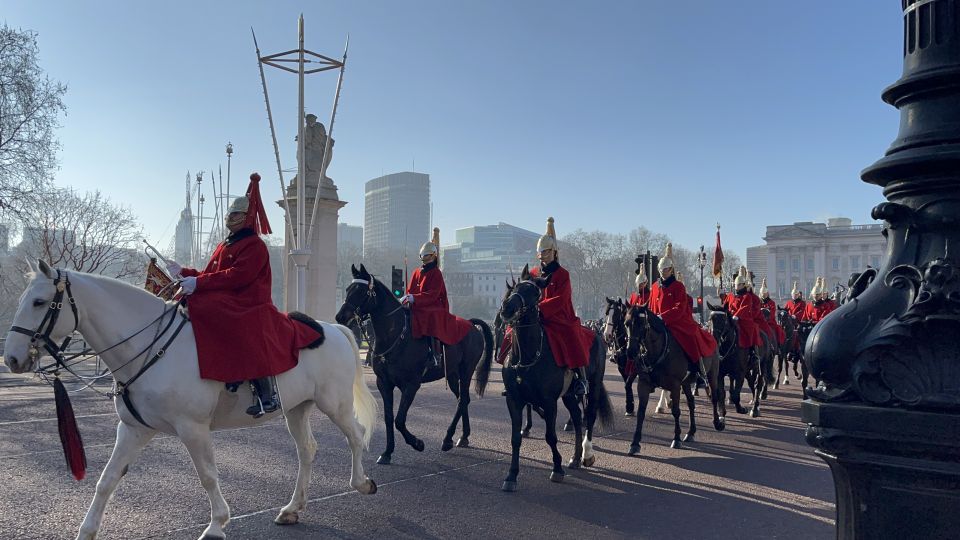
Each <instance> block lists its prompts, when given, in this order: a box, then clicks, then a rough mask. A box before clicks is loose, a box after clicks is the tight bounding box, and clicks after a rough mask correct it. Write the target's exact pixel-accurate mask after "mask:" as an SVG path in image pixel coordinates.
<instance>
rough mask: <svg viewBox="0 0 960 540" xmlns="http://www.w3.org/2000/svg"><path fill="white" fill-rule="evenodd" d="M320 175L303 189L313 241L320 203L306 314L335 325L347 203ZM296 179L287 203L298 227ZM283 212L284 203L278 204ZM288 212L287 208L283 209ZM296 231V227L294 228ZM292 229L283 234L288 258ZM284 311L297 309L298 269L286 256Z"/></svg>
mask: <svg viewBox="0 0 960 540" xmlns="http://www.w3.org/2000/svg"><path fill="white" fill-rule="evenodd" d="M319 176H320V175H319V173H313V174H308V176H307V182H306V185H305V186H304V188H305V189H304V193H305V198H304V199H305V200H304V203H305V204H304V206H305V208H306V211H305V216H304V217H303V220H304V234H306V235H307V237H308V238H309V237H310V228H309V226H310V217H311V213H312V212H313V205H314V201H316V200H317V198H318V196H319V202H317V214H316V220H315V221H314V224H313V229H314V231H313V237H312V238H311V241H310V245H309V246H303V247H304V248H309V249H310V252H311V254H310V260H309V263H308V264H307V275H306V298H305V302H304V311H305V312H306V314H307V315H309V316H311V317H313V318H315V319H319V320H321V321H326V322H333V320H334V316H335V315H336V313H337V308H338V307H339V306H337V221H338V219H339V212H340V209H341V208H343V207H344V206H345V205H346V204H347V203H346V202H345V201H341V200H340V198H339V197H338V196H337V187H336V186H335V185H334V184H333V182H332V181H331V180H330V179H329V178H325V179H324V181H323V182H320V181H319ZM296 182H297V179H296V177H294V179H293V180H291V181H290V184H289V185H288V186H287V194H286V195H287V202H288V204H289V205H290V212H291V214H292V217H293V219H292V220H291V221H292V222H293V223H294V224H296V223H297V221H296V220H297V218H298V216H297V189H296ZM278 204H279V205H280V207H281V208H284V203H283V201H282V200H281V201H278ZM284 210H286V208H284ZM294 229H296V227H294ZM292 234H296V233H295V232H294V233H291V232H290V230H289V228H287V229H286V230H285V233H284V239H285V240H284V248H285V249H284V252H285V253H287V254H289V253H290V250H291V249H293V247H294V239H293V238H291V235H292ZM283 294H284V301H285V305H284V309H285V310H286V311H293V310H295V309H296V306H297V267H296V265H295V264H294V263H293V260H292V259H291V258H290V257H289V255H288V256H287V259H286V260H285V261H284V278H283Z"/></svg>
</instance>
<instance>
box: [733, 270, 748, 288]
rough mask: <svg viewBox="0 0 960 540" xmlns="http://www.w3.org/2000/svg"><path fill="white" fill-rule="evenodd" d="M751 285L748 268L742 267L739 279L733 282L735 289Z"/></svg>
mask: <svg viewBox="0 0 960 540" xmlns="http://www.w3.org/2000/svg"><path fill="white" fill-rule="evenodd" d="M749 284H750V278H748V277H747V267H746V266H741V267H740V271H739V272H738V273H737V277H736V278H734V280H733V288H734V289H739V288H740V287H746V286H747V285H749Z"/></svg>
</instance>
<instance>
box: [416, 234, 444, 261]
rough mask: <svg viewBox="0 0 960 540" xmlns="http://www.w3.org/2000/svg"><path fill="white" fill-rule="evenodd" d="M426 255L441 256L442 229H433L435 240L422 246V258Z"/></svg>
mask: <svg viewBox="0 0 960 540" xmlns="http://www.w3.org/2000/svg"><path fill="white" fill-rule="evenodd" d="M425 255H436V256H438V257H439V256H440V227H434V228H433V239H432V240H430V241H429V242H424V244H423V245H422V246H420V258H421V259H422V258H423V257H424V256H425Z"/></svg>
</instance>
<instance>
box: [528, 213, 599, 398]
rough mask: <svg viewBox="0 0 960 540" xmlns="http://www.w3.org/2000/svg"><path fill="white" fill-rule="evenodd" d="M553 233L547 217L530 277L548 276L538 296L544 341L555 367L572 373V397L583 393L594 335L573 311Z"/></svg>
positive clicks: (550, 219)
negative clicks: (537, 266)
mask: <svg viewBox="0 0 960 540" xmlns="http://www.w3.org/2000/svg"><path fill="white" fill-rule="evenodd" d="M558 253H559V246H558V244H557V233H556V230H554V227H553V218H552V217H551V218H547V231H546V232H545V233H544V234H543V236H541V237H540V239H539V240H537V256H538V258H539V259H540V267H539V268H533V269H531V270H530V275H531V276H533V277H535V278H536V277H546V276H548V275H549V276H550V283H549V284H548V285H547V287H546V288H545V289H543V293H542V294H541V296H540V303H539V304H538V306H539V308H540V319H541V323H542V324H543V329H544V330H545V331H546V333H547V342H548V343H549V344H550V350H551V351H552V352H553V356H554V358H555V359H556V361H557V365H559V366H561V367H566V368H568V369H571V370H573V376H574V386H573V392H574V394H575V395H576V396H578V397H580V396H584V395H586V393H587V370H586V367H587V366H588V365H589V364H590V347H591V346H593V341H594V339H595V337H596V334H594V332H593V331H592V330H590V329H589V328H586V327H584V326H583V325H582V324H580V318H579V317H577V314H576V312H575V311H574V309H573V287H572V286H571V285H570V273H569V272H567V269H566V268H563V267H562V266H560V261H559V259H558Z"/></svg>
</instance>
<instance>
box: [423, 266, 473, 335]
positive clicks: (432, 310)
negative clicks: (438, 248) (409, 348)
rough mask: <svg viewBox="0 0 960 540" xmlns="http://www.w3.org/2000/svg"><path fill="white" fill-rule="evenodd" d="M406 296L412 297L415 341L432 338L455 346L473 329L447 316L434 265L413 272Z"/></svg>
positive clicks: (444, 287) (441, 284)
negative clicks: (416, 339) (424, 337)
mask: <svg viewBox="0 0 960 540" xmlns="http://www.w3.org/2000/svg"><path fill="white" fill-rule="evenodd" d="M407 294H412V295H413V304H412V306H411V308H410V311H411V315H412V317H411V319H413V323H412V326H413V337H414V338H418V339H419V338H421V337H423V336H431V337H435V338H437V339H439V340H440V341H441V342H443V343H444V344H446V345H456V344H457V343H460V340H462V339H463V338H464V337H466V335H467V334H468V333H469V332H470V329H471V328H473V323H471V322H470V321H468V320H466V319H461V318H460V317H457V316H456V315H454V314H452V313H450V302H449V301H448V300H447V285H446V283H444V281H443V273H441V272H440V269H439V268H437V264H436V263H431V264H428V265H426V266H423V267H420V268H417V269H416V270H414V271H413V276H411V277H410V285H409V286H408V287H407Z"/></svg>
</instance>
